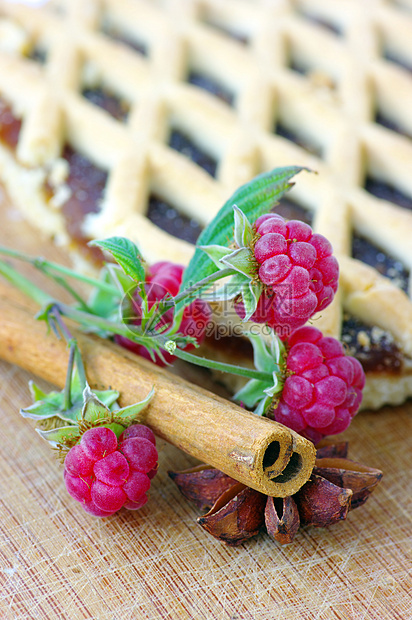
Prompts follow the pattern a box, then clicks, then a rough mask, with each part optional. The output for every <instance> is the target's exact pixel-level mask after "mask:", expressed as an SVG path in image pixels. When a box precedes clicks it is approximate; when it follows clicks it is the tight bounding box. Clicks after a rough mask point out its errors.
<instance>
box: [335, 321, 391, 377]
mask: <svg viewBox="0 0 412 620" xmlns="http://www.w3.org/2000/svg"><path fill="white" fill-rule="evenodd" d="M342 342H343V343H344V345H345V348H346V352H347V354H348V355H353V356H354V357H356V358H357V359H358V360H359V361H360V363H361V364H362V366H363V369H364V370H365V372H378V373H379V372H390V373H392V374H398V373H400V372H401V370H402V362H403V354H402V352H401V351H400V349H399V347H398V346H397V345H396V343H395V342H394V341H393V338H392V336H391V334H389V333H388V332H385V331H383V330H381V329H379V328H378V327H372V326H371V325H366V324H365V323H362V322H361V321H359V320H358V319H355V318H354V317H347V318H345V319H344V321H343V325H342Z"/></svg>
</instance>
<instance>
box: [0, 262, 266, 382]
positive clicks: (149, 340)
mask: <svg viewBox="0 0 412 620" xmlns="http://www.w3.org/2000/svg"><path fill="white" fill-rule="evenodd" d="M223 271H226V270H222V271H221V272H219V273H223ZM228 271H230V272H232V270H231V269H229V270H228ZM0 273H2V274H3V275H4V276H5V277H6V278H7V279H8V280H9V281H10V282H11V283H12V284H14V285H15V286H17V287H18V288H19V289H20V290H21V291H22V292H23V293H25V294H26V295H28V296H29V297H31V299H33V300H34V301H35V302H37V303H38V304H39V305H41V306H44V305H46V304H51V303H53V304H55V306H56V309H57V310H58V311H59V312H60V313H61V314H62V315H64V316H67V317H68V318H70V319H72V320H73V321H75V322H76V323H78V324H80V325H82V326H83V327H85V328H90V327H97V328H98V329H101V330H104V331H106V332H108V333H110V334H113V335H114V334H117V335H119V336H125V337H126V338H128V339H129V340H132V341H133V342H136V343H138V344H141V345H143V346H145V347H147V348H148V349H149V350H150V349H153V342H154V339H153V337H152V336H144V335H142V334H137V333H136V332H133V331H132V330H131V329H130V327H127V326H126V325H123V324H121V323H114V322H113V321H110V320H108V319H104V318H103V317H100V316H97V315H95V314H90V313H88V312H84V311H83V310H78V309H77V308H73V307H71V306H69V305H67V304H62V303H59V302H57V301H55V300H53V299H52V298H51V297H49V295H47V294H46V293H44V292H43V291H42V290H41V289H40V288H38V287H37V286H36V285H35V284H33V283H32V282H31V281H30V280H28V279H27V278H25V277H24V276H22V275H21V274H20V273H19V272H18V271H16V270H15V269H14V268H13V267H11V266H10V265H8V264H7V263H5V262H4V261H0ZM213 275H215V274H213ZM225 275H230V274H228V273H226V274H225ZM222 277H225V276H222ZM205 280H207V278H205ZM205 280H204V281H203V284H201V286H204V282H205ZM190 288H191V289H192V287H190ZM188 290H190V289H187V291H188ZM193 290H195V287H193ZM54 312H55V310H53V314H54ZM156 340H157V343H158V344H159V345H160V346H163V347H164V345H165V344H166V342H167V341H168V340H170V338H167V336H161V335H159V337H156ZM174 355H175V356H176V357H179V358H180V359H182V360H185V361H187V362H190V363H191V364H195V365H196V366H203V367H204V368H212V369H214V370H219V371H222V372H229V373H232V374H235V375H239V376H241V377H248V378H249V379H259V380H261V381H271V380H272V375H271V374H270V373H265V372H260V371H258V370H253V369H251V368H244V367H242V366H236V365H233V364H224V363H222V362H216V361H214V360H209V359H206V358H203V357H197V356H196V355H193V354H192V353H187V352H186V351H182V350H181V349H178V348H176V350H175V351H174Z"/></svg>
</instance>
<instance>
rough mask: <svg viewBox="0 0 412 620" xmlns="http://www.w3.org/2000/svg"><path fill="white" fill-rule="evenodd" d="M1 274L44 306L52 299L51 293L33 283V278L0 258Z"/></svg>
mask: <svg viewBox="0 0 412 620" xmlns="http://www.w3.org/2000/svg"><path fill="white" fill-rule="evenodd" d="M0 274H2V275H3V276H4V277H5V278H6V280H8V281H9V282H11V284H13V285H14V286H15V287H16V288H18V289H19V290H20V291H21V292H22V293H24V294H25V295H27V297H30V298H31V299H33V301H35V302H36V303H38V304H39V305H40V306H44V305H46V304H48V303H50V302H51V301H52V298H51V297H50V295H47V293H45V292H44V291H42V289H41V288H39V287H38V286H36V285H35V284H33V282H32V281H31V280H29V279H28V278H26V277H25V276H23V275H22V274H21V273H19V272H18V271H17V270H16V269H14V267H12V266H11V265H9V264H8V263H6V262H5V261H2V260H0Z"/></svg>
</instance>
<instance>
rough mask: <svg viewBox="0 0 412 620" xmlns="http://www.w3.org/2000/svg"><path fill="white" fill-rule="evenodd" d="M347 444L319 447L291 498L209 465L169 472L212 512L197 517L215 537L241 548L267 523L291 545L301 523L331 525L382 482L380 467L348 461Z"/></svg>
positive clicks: (188, 494) (277, 537) (275, 536)
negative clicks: (264, 490) (272, 493)
mask: <svg viewBox="0 0 412 620" xmlns="http://www.w3.org/2000/svg"><path fill="white" fill-rule="evenodd" d="M347 452H348V444H347V443H346V442H345V443H339V444H323V445H321V446H319V447H318V449H317V459H316V464H315V467H314V469H313V472H312V475H311V477H310V479H309V480H308V481H307V482H306V483H305V484H304V485H303V487H302V488H301V489H300V490H299V491H298V492H297V493H295V494H294V495H293V496H291V497H285V498H278V497H270V496H269V497H268V496H266V495H263V494H262V493H259V492H258V491H255V490H254V489H251V488H249V487H247V486H245V485H244V484H241V483H239V482H237V481H236V480H234V479H233V478H230V477H229V476H227V475H226V474H224V473H223V472H221V471H219V470H218V469H215V468H213V467H210V466H208V465H199V466H197V467H194V468H192V469H187V470H185V471H180V472H169V475H170V477H171V478H172V480H174V482H175V483H176V484H177V486H178V488H179V490H180V491H181V493H182V494H183V495H184V496H185V497H186V498H188V499H190V500H192V501H194V502H195V504H196V505H197V506H198V507H199V508H200V509H201V510H207V509H208V512H207V513H206V514H204V515H203V516H202V517H199V518H198V519H197V521H198V523H199V524H200V525H201V526H202V527H203V528H204V529H205V530H207V531H208V532H209V533H210V534H212V536H214V537H215V538H218V539H219V540H222V541H223V542H225V543H227V544H229V545H238V544H240V543H242V542H244V541H245V540H247V539H248V538H251V537H252V536H255V535H256V534H257V533H258V532H259V530H260V529H261V527H262V526H263V525H265V527H266V531H267V533H268V534H269V535H270V536H271V537H272V538H273V539H274V540H276V541H277V542H279V543H280V544H285V543H290V542H292V540H293V538H294V537H295V535H296V533H297V531H298V529H299V527H300V525H314V526H315V527H327V526H329V525H332V524H333V523H337V522H338V521H340V520H342V519H346V517H347V515H348V512H349V511H350V510H353V509H354V508H358V507H359V506H361V505H362V504H363V503H364V502H365V501H366V500H367V498H368V497H369V495H370V494H371V492H372V491H373V489H374V488H375V487H376V485H377V484H378V482H379V481H380V479H381V478H382V472H381V471H380V470H378V469H373V468H371V467H367V466H366V465H363V464H361V463H357V462H355V461H351V460H350V459H348V458H347Z"/></svg>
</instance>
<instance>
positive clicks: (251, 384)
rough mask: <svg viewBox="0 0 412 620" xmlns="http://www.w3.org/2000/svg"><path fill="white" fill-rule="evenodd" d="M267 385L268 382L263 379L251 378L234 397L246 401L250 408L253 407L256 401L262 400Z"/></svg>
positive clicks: (241, 401) (242, 401) (239, 400)
mask: <svg viewBox="0 0 412 620" xmlns="http://www.w3.org/2000/svg"><path fill="white" fill-rule="evenodd" d="M265 385H266V384H265V383H264V382H263V381H259V380H258V379H251V380H250V381H248V382H247V383H246V385H245V386H244V387H242V388H241V389H240V390H239V391H238V392H236V394H235V395H234V396H233V399H234V400H237V401H238V402H240V403H244V405H245V406H246V407H247V408H248V409H252V408H253V407H254V406H255V405H256V403H257V402H259V400H261V398H262V396H263V389H264V387H265Z"/></svg>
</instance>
